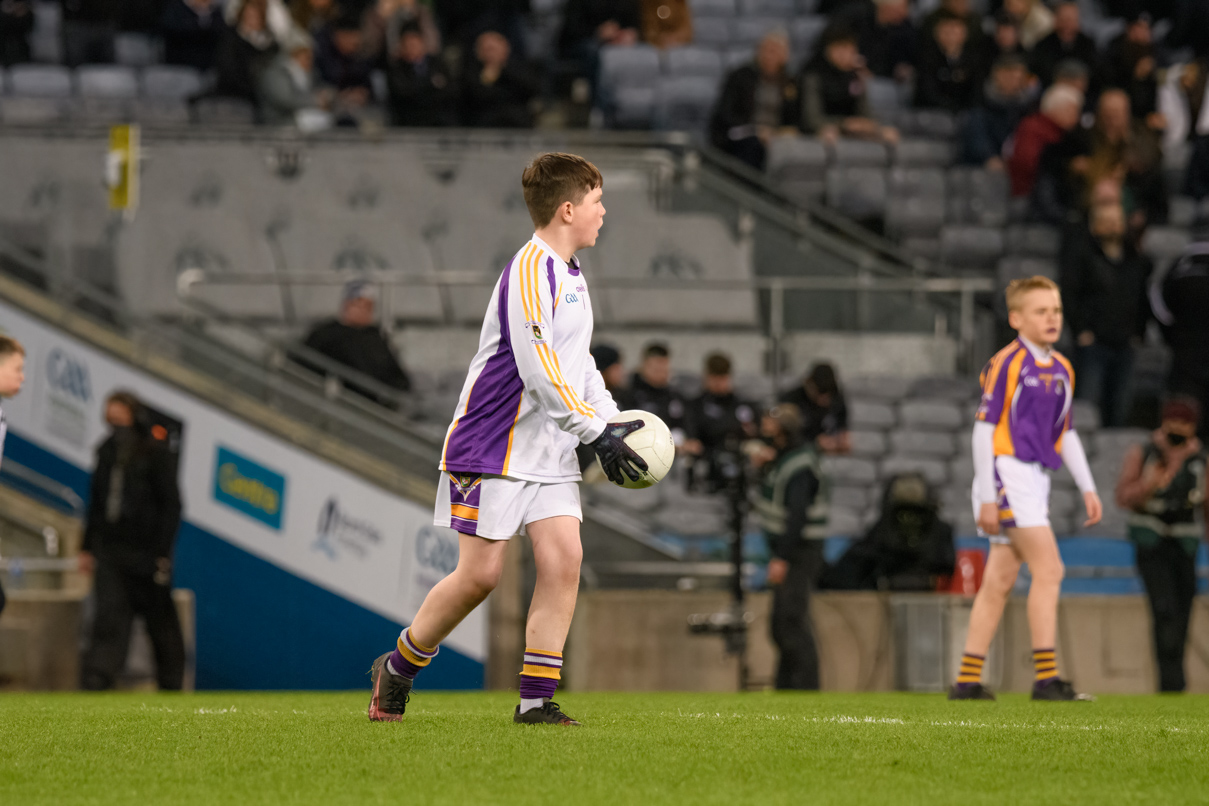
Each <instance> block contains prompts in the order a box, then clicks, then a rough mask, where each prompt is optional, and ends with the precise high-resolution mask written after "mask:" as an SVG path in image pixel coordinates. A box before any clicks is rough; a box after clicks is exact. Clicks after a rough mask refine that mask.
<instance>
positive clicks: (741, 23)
mask: <svg viewBox="0 0 1209 806" xmlns="http://www.w3.org/2000/svg"><path fill="white" fill-rule="evenodd" d="M730 24H731V27H732V34H731V42H732V43H733V44H737V45H749V46H751V47H755V46H756V45H758V44H760V40H761V39H763V38H764V36H765V34H769V33H772V32H773V31H784V30H785V20H783V19H779V18H777V17H738V18H736V19H735V20H733V21H731V23H730ZM794 44H795V46H796V43H794Z"/></svg>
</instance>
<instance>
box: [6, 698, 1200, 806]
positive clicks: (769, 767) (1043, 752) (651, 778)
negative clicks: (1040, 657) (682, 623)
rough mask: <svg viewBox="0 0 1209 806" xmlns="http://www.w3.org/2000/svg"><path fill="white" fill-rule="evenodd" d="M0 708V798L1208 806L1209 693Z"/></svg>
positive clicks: (11, 702)
mask: <svg viewBox="0 0 1209 806" xmlns="http://www.w3.org/2000/svg"><path fill="white" fill-rule="evenodd" d="M559 699H560V701H561V702H562V703H563V705H564V706H565V708H566V710H567V711H568V712H569V713H570V714H572V715H573V716H575V717H577V718H579V719H581V720H582V721H583V722H584V727H582V728H557V727H547V726H537V727H529V726H519V725H513V724H512V722H511V711H512V708H513V705H514V703H515V695H509V694H507V693H472V694H429V693H418V694H417V695H416V696H415V697H414V698H413V700H412V704H411V706H409V709H408V713H407V716H406V718H405V720H406V721H404V722H403V723H402V724H371V723H370V722H369V721H368V720H367V719H366V718H365V705H366V700H367V695H366V694H363V693H360V692H355V693H336V694H328V693H205V694H192V695H163V694H107V695H87V694H4V695H0V804H6V805H7V806H37V805H38V804H135V805H136V806H150V805H151V804H207V806H209V805H211V804H241V805H242V804H358V805H359V806H361V805H363V804H376V803H382V804H391V806H401V805H402V804H407V805H408V806H410V804H444V803H449V804H495V803H517V804H526V805H528V804H560V806H586V804H597V803H599V804H609V806H619V804H626V803H653V804H664V803H671V804H679V803H685V804H714V803H717V804H727V806H731V805H732V804H737V803H757V804H782V803H784V804H841V803H870V804H900V803H902V804H961V806H970V805H971V804H981V803H1012V804H1028V803H1040V804H1047V805H1050V806H1057V805H1058V804H1062V806H1067V805H1068V804H1095V805H1096V806H1108V804H1119V803H1138V804H1143V803H1144V804H1174V803H1202V804H1203V803H1206V802H1207V801H1209V697H1194V696H1189V697H1157V696H1154V697H1105V698H1102V699H1101V700H1100V701H1099V702H1096V703H1032V702H1029V701H1028V700H1027V698H1025V697H1023V696H1018V695H1007V696H1004V697H1002V698H1001V699H1000V701H999V702H997V703H983V702H961V703H950V702H948V701H946V700H945V699H944V698H943V697H942V696H940V695H911V694H779V693H754V694H746V695H740V694H575V693H568V694H566V695H564V696H562V697H560V698H559Z"/></svg>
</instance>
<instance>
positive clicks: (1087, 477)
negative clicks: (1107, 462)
mask: <svg viewBox="0 0 1209 806" xmlns="http://www.w3.org/2000/svg"><path fill="white" fill-rule="evenodd" d="M1062 463H1063V464H1064V465H1066V469H1067V470H1069V471H1070V474H1071V476H1072V477H1073V478H1074V480H1075V486H1076V487H1078V488H1079V492H1081V493H1094V492H1095V491H1096V480H1095V479H1094V478H1092V475H1091V466H1090V465H1088V464H1087V454H1086V453H1084V451H1083V441H1082V440H1081V439H1079V432H1078V431H1067V432H1066V434H1065V435H1063V437H1062Z"/></svg>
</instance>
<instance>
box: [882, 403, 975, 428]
mask: <svg viewBox="0 0 1209 806" xmlns="http://www.w3.org/2000/svg"><path fill="white" fill-rule="evenodd" d="M898 416H899V420H900V421H901V422H902V424H903V426H904V428H912V429H927V430H934V431H942V430H943V431H956V430H957V429H959V428H961V427H962V426H964V425H965V414H964V413H963V412H962V407H961V406H959V405H958V404H957V403H954V402H953V401H951V400H945V399H943V398H941V399H933V400H918V399H917V400H906V401H903V403H902V404H901V405H900V406H899V408H898Z"/></svg>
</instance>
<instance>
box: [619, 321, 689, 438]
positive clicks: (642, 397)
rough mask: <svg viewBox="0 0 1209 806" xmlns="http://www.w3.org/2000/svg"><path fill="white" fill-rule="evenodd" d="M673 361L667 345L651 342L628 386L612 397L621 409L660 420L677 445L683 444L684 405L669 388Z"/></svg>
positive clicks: (673, 390) (670, 387)
mask: <svg viewBox="0 0 1209 806" xmlns="http://www.w3.org/2000/svg"><path fill="white" fill-rule="evenodd" d="M671 378H672V360H671V353H670V352H668V349H667V345H664V344H660V343H659V342H654V343H651V344H648V345H647V346H646V349H645V350H643V351H642V364H641V366H639V368H638V371H637V372H635V373H634V375H633V377H632V378H631V379H630V385H629V386H628V387H626V388H624V389H619V390H617V391H616V392H614V393H613V397H614V398H615V399H616V400H617V405H618V407H620V408H621V409H623V410H624V409H642V410H643V411H649V412H651V413H652V414H654V415H656V416H657V417H659V419H661V420H663V422H665V423H666V424H667V427H668V428H669V429H671V431H672V438H673V439H674V440H675V442H676V444H677V445H679V444H681V443H682V442H683V441H684V401H683V400H682V399H681V398H680V395H679V394H677V392H676V390H675V389H673V388H672V386H671Z"/></svg>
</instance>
